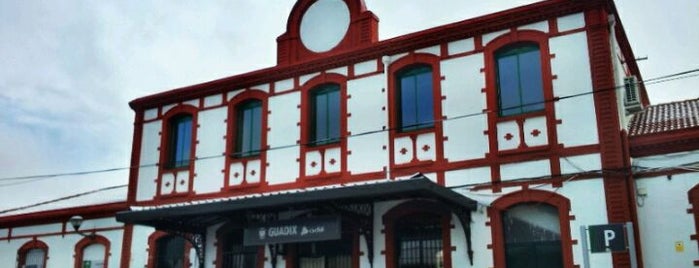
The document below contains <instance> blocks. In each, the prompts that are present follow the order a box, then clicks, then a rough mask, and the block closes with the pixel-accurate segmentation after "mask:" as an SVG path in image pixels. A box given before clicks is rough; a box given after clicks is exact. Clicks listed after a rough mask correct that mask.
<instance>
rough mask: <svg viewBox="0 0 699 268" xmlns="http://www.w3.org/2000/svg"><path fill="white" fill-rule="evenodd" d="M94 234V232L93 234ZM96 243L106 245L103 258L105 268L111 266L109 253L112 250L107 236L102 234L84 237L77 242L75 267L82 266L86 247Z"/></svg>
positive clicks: (79, 267)
mask: <svg viewBox="0 0 699 268" xmlns="http://www.w3.org/2000/svg"><path fill="white" fill-rule="evenodd" d="M93 235H94V234H93ZM94 244H100V245H103V246H104V257H103V258H102V260H103V261H104V266H103V267H104V268H108V267H109V255H111V253H109V252H110V251H109V250H110V245H111V244H110V243H109V240H108V239H107V238H105V237H104V236H101V235H97V236H93V237H83V239H81V240H80V241H78V243H77V244H75V255H74V256H75V266H74V267H75V268H82V262H83V253H84V251H85V248H86V247H88V246H91V245H94Z"/></svg>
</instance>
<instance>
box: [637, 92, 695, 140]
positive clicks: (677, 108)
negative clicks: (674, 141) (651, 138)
mask: <svg viewBox="0 0 699 268" xmlns="http://www.w3.org/2000/svg"><path fill="white" fill-rule="evenodd" d="M695 127H699V98H697V99H693V100H684V101H677V102H670V103H662V104H657V105H653V106H648V107H646V108H645V109H643V111H641V112H639V113H637V114H635V115H634V116H633V118H632V119H631V121H630V122H629V135H630V136H632V137H633V136H643V135H649V134H656V133H662V132H669V131H675V130H682V129H689V128H695Z"/></svg>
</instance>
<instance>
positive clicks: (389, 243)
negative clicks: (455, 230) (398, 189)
mask: <svg viewBox="0 0 699 268" xmlns="http://www.w3.org/2000/svg"><path fill="white" fill-rule="evenodd" d="M418 213H420V214H424V213H427V214H433V215H434V217H439V218H441V222H442V249H443V250H442V252H443V255H442V257H443V258H444V268H452V260H451V250H449V249H451V248H452V245H451V229H452V228H451V214H452V213H451V211H450V210H449V209H447V208H446V207H445V206H444V204H442V203H438V202H434V201H428V200H410V201H406V202H403V203H401V204H399V205H397V206H395V207H393V208H392V209H391V210H389V211H388V212H386V214H384V215H383V217H382V220H383V224H384V230H385V237H386V241H385V245H386V251H385V256H386V268H395V267H396V258H397V255H396V254H397V253H396V251H397V250H399V249H397V248H396V245H395V241H396V234H395V227H396V225H397V224H399V223H400V219H401V218H404V217H410V216H411V215H414V214H418Z"/></svg>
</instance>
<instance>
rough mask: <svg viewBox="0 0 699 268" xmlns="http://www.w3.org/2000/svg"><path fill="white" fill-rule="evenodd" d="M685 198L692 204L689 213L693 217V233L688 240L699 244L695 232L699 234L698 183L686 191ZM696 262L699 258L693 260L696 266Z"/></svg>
mask: <svg viewBox="0 0 699 268" xmlns="http://www.w3.org/2000/svg"><path fill="white" fill-rule="evenodd" d="M687 199H688V200H689V203H690V204H691V205H692V211H691V212H689V213H691V214H692V218H694V232H695V233H694V234H693V235H691V236H690V240H696V241H697V244H698V245H699V240H697V239H696V236H697V235H696V234H699V184H697V185H694V187H692V189H690V190H689V191H688V192H687ZM697 262H699V260H695V261H694V265H695V266H698V265H697Z"/></svg>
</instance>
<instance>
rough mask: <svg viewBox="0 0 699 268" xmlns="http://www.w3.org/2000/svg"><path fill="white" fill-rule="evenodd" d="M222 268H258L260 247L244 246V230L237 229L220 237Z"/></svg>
mask: <svg viewBox="0 0 699 268" xmlns="http://www.w3.org/2000/svg"><path fill="white" fill-rule="evenodd" d="M219 241H221V242H222V244H221V266H220V267H221V268H256V267H257V262H258V260H257V259H258V252H259V247H257V246H243V230H242V229H237V230H232V231H230V232H224V233H223V235H219Z"/></svg>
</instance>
